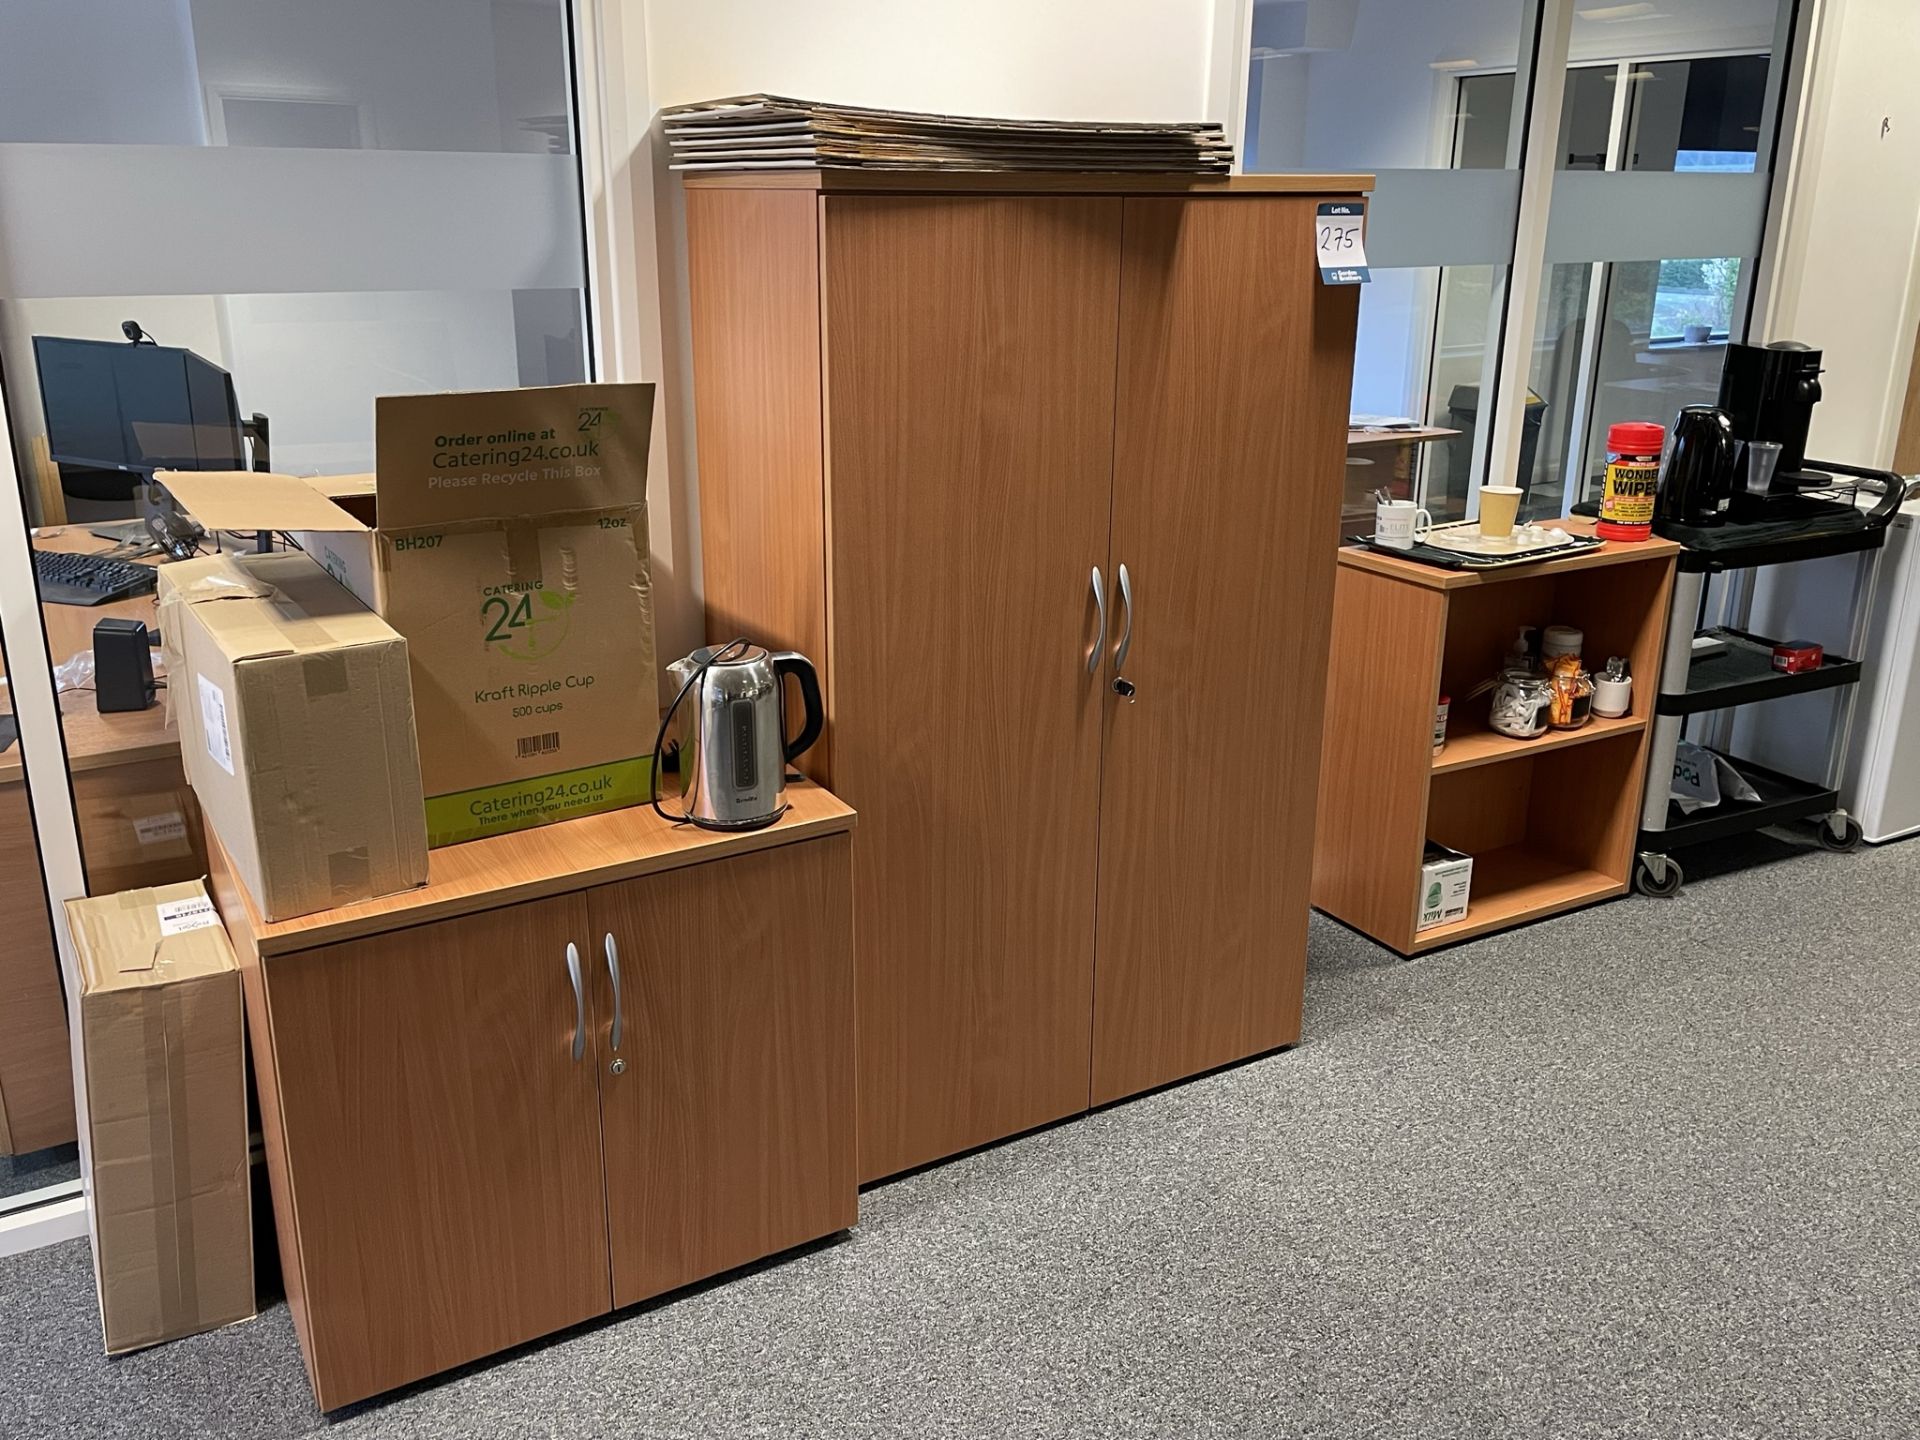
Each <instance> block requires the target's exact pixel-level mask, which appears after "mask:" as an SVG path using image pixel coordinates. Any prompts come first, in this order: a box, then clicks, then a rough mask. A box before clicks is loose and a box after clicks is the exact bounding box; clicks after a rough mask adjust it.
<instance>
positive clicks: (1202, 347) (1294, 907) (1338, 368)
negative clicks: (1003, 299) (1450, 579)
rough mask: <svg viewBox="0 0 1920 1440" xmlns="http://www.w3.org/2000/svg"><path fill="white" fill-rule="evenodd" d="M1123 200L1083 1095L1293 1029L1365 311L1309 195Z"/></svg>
mask: <svg viewBox="0 0 1920 1440" xmlns="http://www.w3.org/2000/svg"><path fill="white" fill-rule="evenodd" d="M1125 205H1126V242H1125V259H1124V262H1123V266H1122V271H1121V301H1120V366H1119V394H1118V408H1117V419H1116V440H1115V455H1114V483H1113V559H1114V564H1115V566H1116V567H1117V566H1119V565H1121V564H1125V565H1126V566H1127V569H1128V578H1129V580H1130V582H1131V586H1132V590H1133V613H1132V627H1133V632H1132V646H1131V650H1130V653H1129V655H1128V657H1127V662H1126V665H1125V667H1124V673H1125V675H1126V678H1128V679H1129V680H1131V681H1132V682H1133V683H1134V684H1135V685H1136V686H1137V694H1136V696H1135V699H1134V702H1133V703H1131V704H1129V703H1126V702H1125V701H1122V700H1119V699H1117V698H1116V699H1115V700H1113V701H1112V702H1111V704H1110V712H1109V715H1108V718H1107V728H1106V753H1105V767H1104V772H1103V782H1102V788H1101V799H1100V901H1099V938H1098V943H1097V948H1096V966H1095V978H1094V994H1095V1005H1094V1025H1093V1047H1094V1054H1093V1100H1094V1103H1096V1104H1099V1103H1102V1102H1105V1101H1109V1100H1113V1099H1116V1098H1118V1097H1120V1096H1123V1095H1130V1094H1134V1093H1136V1092H1138V1091H1141V1090H1145V1089H1148V1088H1150V1087H1152V1086H1154V1085H1159V1084H1164V1083H1166V1082H1167V1081H1170V1080H1175V1079H1178V1078H1180V1077H1182V1076H1186V1075H1192V1074H1195V1073H1197V1072H1199V1071H1202V1070H1205V1069H1208V1068H1209V1067H1212V1066H1215V1065H1220V1064H1224V1063H1226V1062H1228V1061H1231V1060H1236V1059H1239V1058H1241V1057H1243V1056H1246V1055H1251V1054H1255V1053H1258V1052H1259V1051H1262V1050H1267V1049H1271V1048H1273V1047H1275V1046H1279V1045H1285V1044H1290V1043H1292V1042H1293V1041H1295V1040H1297V1039H1298V1038H1299V1034H1300V996H1301V988H1302V982H1303V978H1304V970H1305V955H1306V930H1307V890H1308V882H1309V876H1310V870H1311V858H1312V847H1313V831H1314V805H1315V792H1316V783H1317V775H1318V764H1319V756H1320V729H1321V713H1322V706H1323V700H1324V695H1325V688H1326V670H1327V639H1328V629H1329V625H1330V623H1331V615H1332V592H1333V569H1334V552H1335V549H1336V547H1337V545H1338V541H1339V517H1340V492H1341V480H1342V476H1343V465H1344V456H1345V435H1346V414H1347V397H1348V387H1349V383H1350V378H1351V369H1352V360H1353V336H1354V320H1355V315H1356V306H1357V300H1356V296H1357V287H1326V286H1322V285H1321V283H1320V280H1319V275H1318V272H1317V270H1316V269H1315V268H1314V265H1313V263H1312V259H1313V256H1312V248H1313V247H1312V233H1311V232H1312V225H1313V212H1314V201H1313V200H1312V199H1311V198H1292V197H1272V198H1267V197H1245V198H1235V199H1224V198H1223V199H1197V200H1178V199H1142V198H1129V199H1127V200H1126V201H1125ZM1122 623H1124V617H1123V618H1122V620H1121V621H1116V626H1118V625H1119V624H1122ZM1381 663H1383V664H1390V663H1392V661H1391V657H1390V656H1388V655H1387V654H1385V653H1383V655H1382V656H1381Z"/></svg>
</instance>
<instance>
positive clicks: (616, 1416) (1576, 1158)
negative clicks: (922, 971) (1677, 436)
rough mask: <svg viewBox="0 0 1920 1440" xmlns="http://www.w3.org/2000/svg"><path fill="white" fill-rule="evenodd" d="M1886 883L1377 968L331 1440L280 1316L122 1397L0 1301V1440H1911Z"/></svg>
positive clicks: (1321, 975)
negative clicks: (1241, 1046) (1260, 1055)
mask: <svg viewBox="0 0 1920 1440" xmlns="http://www.w3.org/2000/svg"><path fill="white" fill-rule="evenodd" d="M1916 894H1920V842H1916V843H1911V844H1908V845H1899V846H1892V847H1889V848H1887V849H1884V850H1879V851H1874V852H1870V853H1863V854H1859V855H1853V856H1829V855H1824V854H1819V853H1813V854H1807V855H1804V856H1800V857H1797V858H1795V859H1793V860H1792V862H1791V863H1790V864H1777V865H1767V866H1762V867H1760V868H1756V869H1752V870H1747V871H1743V872H1740V873H1735V874H1728V875H1723V876H1720V877H1718V878H1711V879H1707V880H1704V881H1700V882H1697V883H1695V884H1693V885H1692V886H1690V888H1689V889H1688V891H1687V892H1686V893H1685V894H1684V895H1683V896H1682V897H1681V898H1680V899H1678V900H1676V901H1672V902H1661V901H1653V900H1643V899H1630V900H1623V901H1619V902H1615V903H1614V904H1611V905H1608V906H1604V907H1601V908H1599V909H1596V910H1592V911H1588V912H1586V913H1584V914H1581V915H1577V916H1571V917H1566V918H1563V919H1560V920H1556V921H1552V922H1548V923H1545V924H1541V925H1538V926H1534V927H1532V928H1530V929H1527V930H1524V931H1521V932H1517V933H1514V934H1510V935H1506V936H1500V937H1495V938H1492V939H1488V940H1485V941H1481V942H1478V943H1475V944H1471V945H1467V946H1462V947H1459V948H1456V949H1453V950H1451V951H1446V952H1443V953H1441V954H1438V955H1435V956H1432V957H1430V958H1428V959H1425V960H1421V961H1417V962H1414V963H1411V964H1407V963H1402V962H1399V961H1397V960H1394V959H1393V958H1392V957H1390V956H1388V955H1387V954H1386V953H1385V952H1383V951H1381V950H1379V949H1377V948H1375V947H1374V946H1372V945H1371V944H1369V943H1368V942H1366V941H1364V940H1361V939H1359V938H1358V937H1356V936H1354V935H1352V934H1350V933H1349V932H1347V931H1345V930H1343V929H1341V928H1340V927H1338V926H1335V925H1332V924H1330V923H1327V922H1325V921H1323V920H1320V919H1318V918H1316V920H1315V922H1314V930H1313V952H1312V967H1311V975H1310V979H1309V986H1308V1012H1307V1027H1306V1034H1307V1039H1306V1041H1305V1043H1303V1044H1302V1045H1300V1046H1299V1047H1298V1048H1297V1049H1295V1050H1294V1051H1292V1052H1290V1053H1288V1054H1284V1055H1277V1056H1273V1057H1271V1058H1268V1059H1265V1060H1262V1061H1259V1062H1257V1063H1253V1064H1250V1065H1246V1066H1242V1067H1240V1068H1237V1069H1234V1070H1230V1071H1226V1072H1224V1073H1221V1074H1218V1075H1215V1076H1211V1077H1208V1078H1206V1079H1203V1080H1200V1081H1196V1082H1193V1083H1190V1084H1187V1085H1183V1086H1179V1087H1176V1088H1173V1089H1170V1090H1166V1091H1163V1092H1161V1093H1159V1094H1156V1095H1152V1096H1149V1097H1146V1098H1144V1099H1141V1100H1138V1101H1135V1102H1133V1103H1130V1104H1125V1105H1121V1106H1117V1107H1114V1108H1112V1109H1109V1110H1107V1111H1104V1112H1102V1113H1100V1114H1098V1115H1095V1116H1092V1117H1090V1118H1087V1119H1084V1120H1082V1121H1079V1122H1078V1123H1074V1124H1069V1125H1064V1126H1061V1127H1058V1128H1055V1129H1052V1130H1048V1131H1046V1132H1044V1133H1041V1134H1037V1135H1033V1136H1029V1137H1027V1138H1025V1139H1022V1140H1019V1141H1016V1142H1014V1143H1011V1144H1007V1145H1004V1146H1001V1147H998V1148H996V1149H993V1150H989V1151H986V1152H984V1153H981V1154H978V1155H975V1156H972V1157H970V1158H967V1159H964V1160H961V1161H958V1162H955V1163H952V1164H949V1165H946V1166H943V1167H940V1168H937V1169H933V1170H930V1171H927V1172H924V1173H922V1174H919V1175H916V1176H913V1177H910V1178H908V1179H905V1180H903V1181H899V1182H896V1183H894V1184H891V1185H886V1186H882V1187H880V1188H877V1189H875V1190H873V1191H871V1192H869V1193H868V1194H867V1195H866V1196H864V1197H863V1201H862V1207H861V1224H860V1227H859V1229H858V1230H857V1231H856V1232H854V1234H853V1235H852V1237H851V1238H849V1239H847V1240H845V1241H843V1242H841V1243H838V1244H832V1245H827V1246H824V1247H822V1248H818V1249H815V1250H813V1251H810V1252H807V1253H805V1254H802V1255H800V1256H797V1257H795V1258H792V1259H789V1260H786V1261H784V1262H783V1263H779V1264H775V1265H771V1266H768V1267H766V1268H763V1269H760V1270H758V1271H755V1272H753V1273H750V1274H747V1275H745V1276H744V1277H742V1278H739V1279H736V1280H734V1281H733V1282H731V1283H729V1284H725V1285H719V1286H714V1287H710V1288H707V1289H704V1290H700V1291H697V1292H695V1293H692V1294H690V1295H686V1296H683V1297H681V1298H679V1299H677V1300H674V1301H672V1302H670V1303H666V1304H662V1305H659V1306H657V1307H654V1308H651V1309H648V1310H644V1311H642V1312H640V1313H637V1314H631V1315H627V1316H624V1317H621V1318H619V1319H616V1320H614V1321H611V1322H608V1323H604V1324H600V1325H597V1326H594V1327H591V1328H588V1329H584V1330H580V1331H575V1332H571V1333H569V1334H567V1335H565V1336H563V1337H560V1338H559V1339H557V1340H555V1341H553V1342H551V1343H547V1344H544V1345H541V1346H538V1347H533V1348H529V1349H526V1350H522V1351H519V1352H516V1353H514V1354H512V1355H509V1356H507V1357H505V1358H503V1359H501V1360H498V1361H497V1362H495V1363H492V1364H488V1365H484V1366H479V1367H475V1368H473V1369H471V1370H468V1371H466V1372H463V1373H461V1374H458V1375H456V1376H453V1377H451V1378H448V1379H444V1380H442V1381H439V1382H437V1383H431V1384H427V1385H423V1386H420V1387H417V1388H415V1389H413V1390H410V1391H408V1392H405V1393H403V1394H401V1395H399V1396H397V1397H392V1398H390V1399H388V1400H385V1401H383V1402H375V1403H371V1404H369V1405H367V1406H363V1407H360V1408H358V1409H355V1410H351V1411H349V1412H346V1413H345V1414H344V1415H342V1416H340V1417H336V1418H335V1419H334V1420H333V1421H332V1422H330V1423H329V1422H328V1421H325V1420H323V1419H322V1418H321V1417H320V1416H319V1415H318V1414H317V1413H316V1412H315V1411H314V1409H313V1404H312V1400H311V1397H310V1396H309V1394H308V1392H307V1390H306V1386H305V1381H304V1378H303V1375H302V1372H301V1368H300V1361H299V1358H298V1355H297V1352H296V1350H295V1347H294V1338H293V1332H292V1327H291V1325H290V1323H289V1320H288V1317H287V1312H286V1309H285V1307H284V1306H275V1307H274V1308H272V1309H270V1310H269V1311H268V1312H267V1313H265V1314H264V1315H262V1316H261V1318H259V1319H258V1320H256V1321H253V1322H251V1323H249V1324H246V1325H241V1326H236V1327H234V1328H231V1329H228V1330H225V1331H222V1332H219V1333H216V1334H213V1335H207V1336H202V1337H198V1338H196V1339H193V1340H189V1341H184V1342H181V1343H178V1344H174V1345H170V1346H164V1347H161V1348H159V1349H157V1350H153V1351H149V1352H147V1353H144V1354H140V1355H135V1356H131V1357H128V1358H126V1359H122V1360H118V1361H107V1360H104V1359H102V1358H101V1357H100V1355H99V1354H98V1333H97V1330H96V1328H95V1323H96V1322H95V1317H94V1311H93V1300H92V1282H91V1278H90V1272H89V1269H88V1262H87V1255H86V1251H85V1248H84V1244H73V1245H66V1246H60V1247H56V1248H54V1249H52V1250H48V1251H42V1252H39V1253H36V1254H33V1255H29V1256H24V1257H17V1258H15V1259H12V1260H7V1261H0V1435H7V1436H22V1437H26V1436H34V1437H40V1436H62V1437H64V1436H85V1437H99V1436H122V1435H126V1436H138V1437H142V1440H163V1437H171V1436H207V1435H220V1436H291V1435H302V1434H309V1433H312V1432H315V1431H318V1430H321V1429H323V1428H330V1429H331V1430H333V1431H334V1432H335V1433H337V1434H339V1435H341V1436H343V1437H346V1436H361V1435H368V1436H373V1435H379V1436H396V1437H416V1436H418V1437H425V1436H448V1437H462V1440H472V1437H494V1436H503V1437H504V1436H514V1437H520V1436H534V1435H539V1436H548V1435H551V1436H649V1437H651V1436H661V1437H666V1436H687V1437H711V1436H736V1435H739V1436H749V1435H751V1436H782V1437H784V1436H914V1437H924V1436H996V1437H997V1436H1027V1435H1032V1436H1081V1435H1084V1436H1099V1437H1117V1436H1183V1437H1184V1436H1254V1435H1257V1436H1269V1435H1271V1436H1326V1437H1341V1440H1352V1437H1364V1436H1408V1437H1415V1436H1417V1437H1421V1440H1435V1437H1449V1436H1460V1437H1469V1436H1471V1437H1504V1436H1515V1437H1519V1436H1528V1437H1532V1436H1563V1435H1564V1436H1623V1437H1624V1436H1675V1437H1679V1436H1688V1437H1691V1436H1702V1437H1705V1436H1713V1437H1768V1440H1774V1437H1798V1436H1807V1437H1821V1440H1839V1437H1846V1440H1855V1437H1875V1436H1885V1437H1901V1440H1907V1437H1912V1436H1914V1435H1916V1434H1920V1219H1917V1218H1916V1201H1920V941H1917V940H1916V937H1915V920H1914V897H1915V895H1916Z"/></svg>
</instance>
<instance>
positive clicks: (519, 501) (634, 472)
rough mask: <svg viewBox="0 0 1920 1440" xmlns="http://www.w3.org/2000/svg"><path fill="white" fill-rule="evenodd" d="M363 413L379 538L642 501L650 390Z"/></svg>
mask: <svg viewBox="0 0 1920 1440" xmlns="http://www.w3.org/2000/svg"><path fill="white" fill-rule="evenodd" d="M476 411H477V412H478V414H476ZM373 415H374V422H373V441H374V467H373V468H374V473H375V474H376V475H377V476H378V477H379V495H380V529H381V530H382V532H384V533H389V534H390V533H392V532H394V531H397V530H413V529H419V528H422V527H429V526H449V525H458V524H460V523H462V522H470V521H481V520H513V519H539V518H540V517H545V516H567V515H575V516H577V515H580V514H584V513H590V512H593V511H599V510H617V509H627V508H632V507H634V506H635V505H636V504H644V503H645V499H644V497H645V495H646V490H647V448H648V442H649V440H650V439H651V438H652V433H653V386H652V385H649V384H583V385H547V386H530V387H527V388H525V389H520V390H498V391H493V392H490V393H487V394H483V395H477V396H476V395H460V394H452V395H381V396H379V397H377V398H376V399H375V400H374V402H373ZM476 422H477V423H476ZM307 528H310V529H317V528H319V527H317V526H310V527H307Z"/></svg>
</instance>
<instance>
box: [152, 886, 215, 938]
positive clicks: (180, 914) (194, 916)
mask: <svg viewBox="0 0 1920 1440" xmlns="http://www.w3.org/2000/svg"><path fill="white" fill-rule="evenodd" d="M153 909H154V913H155V914H156V915H158V916H159V917H160V933H161V934H162V935H179V934H183V933H184V932H186V931H188V930H206V929H210V928H211V927H213V926H215V925H218V924H219V923H220V916H219V915H218V914H217V913H216V912H215V911H214V908H213V901H211V900H209V899H208V898H207V897H206V896H204V895H190V896H188V897H187V898H186V899H185V900H162V901H161V902H160V903H159V904H158V905H156V906H154V907H153Z"/></svg>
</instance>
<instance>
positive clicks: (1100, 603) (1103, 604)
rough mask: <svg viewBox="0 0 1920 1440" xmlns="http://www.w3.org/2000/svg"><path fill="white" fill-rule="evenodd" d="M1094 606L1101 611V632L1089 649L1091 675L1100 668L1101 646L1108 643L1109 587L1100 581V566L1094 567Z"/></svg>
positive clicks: (1094, 638) (1088, 666)
mask: <svg viewBox="0 0 1920 1440" xmlns="http://www.w3.org/2000/svg"><path fill="white" fill-rule="evenodd" d="M1093 608H1094V609H1096V610H1098V611H1099V612H1100V633H1099V634H1097V635H1095V636H1094V637H1093V648H1092V649H1091V650H1089V651H1087V674H1089V675H1091V674H1093V672H1094V671H1096V670H1098V669H1099V668H1100V647H1101V646H1102V645H1104V644H1106V643H1107V587H1106V586H1105V585H1103V584H1102V583H1101V582H1100V567H1099V566H1098V565H1096V566H1094V567H1093Z"/></svg>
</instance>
